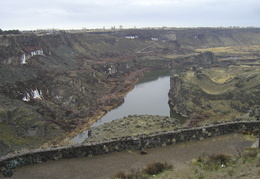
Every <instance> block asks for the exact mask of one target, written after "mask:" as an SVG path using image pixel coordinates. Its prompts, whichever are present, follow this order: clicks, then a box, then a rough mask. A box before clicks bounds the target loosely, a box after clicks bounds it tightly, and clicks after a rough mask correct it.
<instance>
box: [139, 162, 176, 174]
mask: <svg viewBox="0 0 260 179" xmlns="http://www.w3.org/2000/svg"><path fill="white" fill-rule="evenodd" d="M172 168H173V166H172V165H171V164H168V163H167V162H153V163H149V164H148V165H147V166H146V167H145V168H144V171H145V172H146V173H148V174H149V175H155V174H158V173H160V172H163V171H164V170H169V169H172Z"/></svg>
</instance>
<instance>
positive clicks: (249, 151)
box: [243, 147, 258, 158]
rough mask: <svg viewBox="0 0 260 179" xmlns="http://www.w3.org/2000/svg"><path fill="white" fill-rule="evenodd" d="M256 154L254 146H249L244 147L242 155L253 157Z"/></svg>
mask: <svg viewBox="0 0 260 179" xmlns="http://www.w3.org/2000/svg"><path fill="white" fill-rule="evenodd" d="M257 154H258V151H257V149H256V148H251V147H249V148H245V150H244V153H243V156H244V157H250V158H254V157H256V156H257Z"/></svg>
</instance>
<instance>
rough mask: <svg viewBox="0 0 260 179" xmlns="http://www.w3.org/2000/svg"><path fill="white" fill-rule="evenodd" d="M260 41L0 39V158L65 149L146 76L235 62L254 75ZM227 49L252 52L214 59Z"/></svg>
mask: <svg viewBox="0 0 260 179" xmlns="http://www.w3.org/2000/svg"><path fill="white" fill-rule="evenodd" d="M259 33H260V29H258V28H242V29H217V28H193V29H192V28H191V29H128V30H115V31H103V32H99V31H97V32H84V33H81V32H75V33H68V32H65V31H59V32H57V33H53V34H37V33H29V34H26V33H24V34H14V35H10V34H9V35H1V36H0V84H1V85H0V101H1V103H0V131H1V135H0V148H1V150H0V155H6V154H8V153H10V152H14V151H20V150H23V149H35V148H41V147H43V146H60V145H62V144H64V143H66V141H68V139H70V138H72V137H73V136H74V135H75V134H77V133H79V132H81V131H83V130H86V129H88V128H89V127H90V125H91V124H92V123H93V122H95V121H96V120H97V119H99V118H100V117H101V116H103V115H104V114H105V113H106V112H107V111H108V110H110V109H113V108H115V107H116V106H118V105H119V104H122V103H123V101H124V96H125V94H126V93H127V92H129V91H130V90H131V89H133V87H134V84H135V83H136V82H137V81H138V79H140V78H141V77H142V76H143V75H144V74H145V73H147V72H148V71H151V70H155V69H165V68H172V67H178V66H181V67H183V66H184V67H187V68H191V67H193V66H196V67H194V70H195V71H196V73H194V74H196V75H195V76H198V75H197V74H199V72H197V71H198V70H196V69H197V68H199V67H202V68H209V67H211V66H212V65H216V66H223V65H224V66H225V65H226V64H229V65H230V64H231V65H232V64H233V65H234V64H235V65H236V64H237V60H234V59H232V58H238V59H239V60H240V61H242V60H243V63H247V65H248V63H249V64H253V66H254V69H255V70H256V71H255V72H257V70H258V68H259V67H258V66H257V65H258V64H257V61H258V59H259V51H258V46H257V45H259V44H260V35H259ZM229 46H235V47H237V46H239V47H241V46H250V47H252V48H249V51H247V53H233V52H230V51H228V50H225V51H221V52H219V51H216V52H214V50H217V48H218V47H229ZM205 48H209V50H207V51H198V49H205ZM210 49H214V50H210ZM234 54H235V57H234ZM195 68H196V69H195ZM250 73H254V72H253V71H251V72H250ZM202 77H203V78H204V76H203V75H202ZM174 79H175V77H173V80H174ZM205 79H206V77H205ZM175 80H177V79H175ZM258 81H259V80H258ZM177 87H178V85H175V86H174V87H173V88H172V89H174V88H177ZM180 87H181V86H180ZM181 89H182V90H181V91H182V92H184V91H185V90H183V88H181ZM256 89H258V87H257V88H256ZM175 91H177V92H180V91H178V90H177V89H176V90H175ZM253 94H258V91H256V92H253ZM171 96H175V95H173V93H172V92H170V98H171V99H173V97H171ZM177 96H178V97H177V98H178V99H177V100H176V101H178V103H179V104H174V103H173V102H171V103H172V105H173V106H174V108H175V110H177V111H179V112H181V113H183V114H185V115H190V114H192V111H194V109H191V110H192V111H187V110H186V111H185V110H184V109H183V107H181V104H182V102H183V100H182V99H181V98H185V96H186V94H182V93H180V95H177ZM192 99H193V98H192ZM238 100H239V99H238ZM193 101H196V100H193ZM255 101H257V98H256V100H255ZM258 101H259V100H258ZM255 104H256V102H253V103H250V105H255ZM178 105H179V106H178ZM234 105H236V106H237V104H234ZM247 107H248V108H249V107H250V106H247ZM185 109H186V107H185ZM187 109H190V108H187ZM204 116H205V115H204Z"/></svg>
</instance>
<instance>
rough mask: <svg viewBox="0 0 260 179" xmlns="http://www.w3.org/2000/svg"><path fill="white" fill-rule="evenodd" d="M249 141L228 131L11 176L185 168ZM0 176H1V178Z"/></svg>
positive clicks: (39, 166) (97, 174) (66, 161)
mask: <svg viewBox="0 0 260 179" xmlns="http://www.w3.org/2000/svg"><path fill="white" fill-rule="evenodd" d="M252 143H253V142H252V141H250V140H249V139H248V138H246V137H245V136H244V135H242V134H229V135H224V136H218V137H213V138H209V139H205V140H202V141H192V142H187V143H180V144H177V145H171V146H165V147H158V148H153V149H147V152H148V154H147V155H140V153H139V152H140V151H124V152H115V153H111V154H106V155H100V156H94V157H91V158H78V159H64V160H59V161H52V162H47V163H42V164H37V165H31V166H24V167H21V168H17V169H15V174H14V175H13V176H12V177H11V178H13V179H18V178H19V179H20V178H27V179H35V178H37V179H45V178H48V179H49V178H52V179H58V178H62V179H66V178H91V179H92V178H98V179H105V178H109V177H111V176H113V175H114V174H115V173H117V172H120V171H129V170H131V169H139V168H140V169H141V168H142V167H144V166H145V165H147V163H150V162H154V161H167V162H169V163H171V164H173V166H174V169H175V170H176V171H178V172H179V174H180V175H179V176H181V173H182V172H185V171H187V168H188V167H189V164H190V162H191V160H192V159H194V158H197V157H199V156H200V155H201V154H203V153H206V154H219V153H225V154H229V155H237V149H243V148H245V147H250V146H251V145H252ZM1 177H2V176H0V178H1Z"/></svg>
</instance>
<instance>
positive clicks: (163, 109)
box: [72, 70, 183, 143]
mask: <svg viewBox="0 0 260 179" xmlns="http://www.w3.org/2000/svg"><path fill="white" fill-rule="evenodd" d="M173 72H174V73H176V71H173ZM173 72H171V73H170V70H167V71H166V70H164V71H153V72H150V73H148V74H147V75H145V76H144V77H143V78H142V79H140V81H139V82H138V83H137V84H136V85H135V88H134V89H133V90H132V91H131V92H129V93H128V94H127V95H126V97H125V101H124V103H123V104H122V105H121V106H119V107H118V108H115V109H113V110H111V111H109V112H108V113H107V114H105V115H104V116H103V117H102V118H101V119H99V120H98V121H97V122H95V123H93V125H92V126H91V127H96V126H99V125H102V124H104V123H106V122H110V121H112V120H115V119H120V118H123V117H126V116H128V115H134V114H137V115H142V114H149V115H160V116H171V117H174V118H179V119H180V118H181V119H183V117H181V116H180V115H178V114H176V113H174V112H173V111H171V110H170V107H169V104H168V92H169V89H170V74H172V73H173ZM181 119H180V120H181ZM87 133H88V132H87V130H86V131H84V132H82V133H80V134H78V135H77V136H75V137H74V138H72V141H73V142H74V143H82V142H83V141H84V140H85V139H86V138H87Z"/></svg>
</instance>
